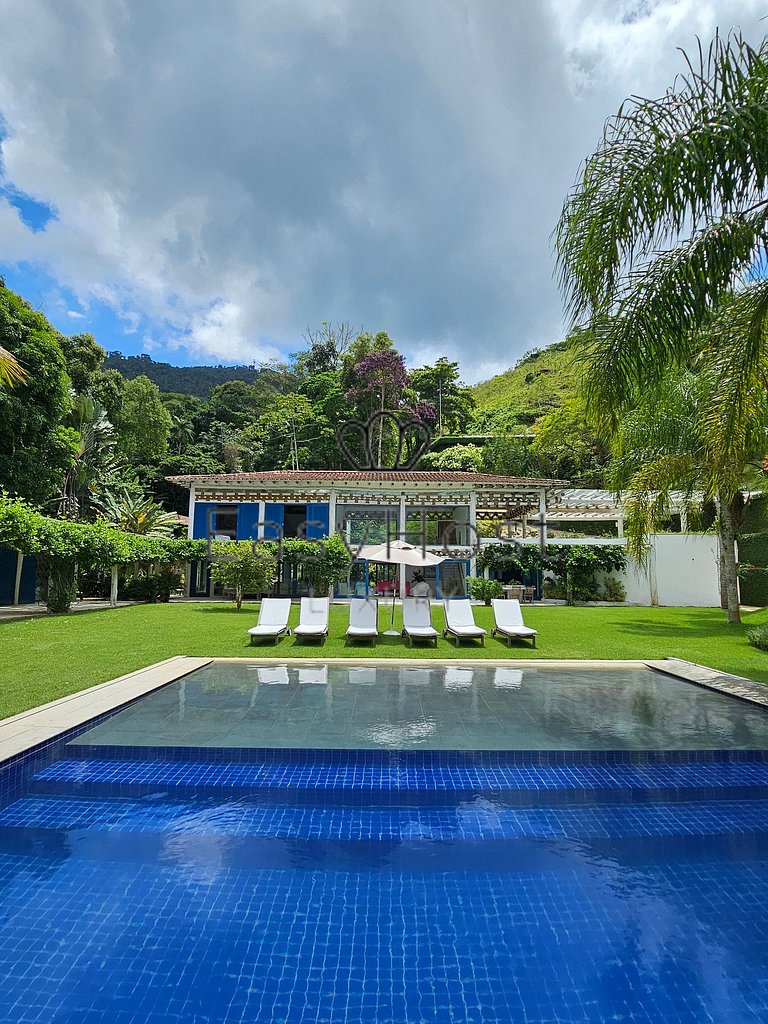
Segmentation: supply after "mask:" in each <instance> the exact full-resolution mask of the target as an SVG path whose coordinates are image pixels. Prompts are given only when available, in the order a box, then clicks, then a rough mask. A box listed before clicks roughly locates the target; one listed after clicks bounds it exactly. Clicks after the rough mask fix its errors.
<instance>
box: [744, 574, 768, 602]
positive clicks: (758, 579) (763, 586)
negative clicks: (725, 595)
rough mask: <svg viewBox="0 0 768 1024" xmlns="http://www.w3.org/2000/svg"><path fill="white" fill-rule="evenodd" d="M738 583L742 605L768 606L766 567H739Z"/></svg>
mask: <svg viewBox="0 0 768 1024" xmlns="http://www.w3.org/2000/svg"><path fill="white" fill-rule="evenodd" d="M739 582H740V586H739V591H740V593H741V602H742V604H751V605H755V606H756V607H759V608H762V607H764V606H765V605H768V567H765V566H755V565H740V566H739Z"/></svg>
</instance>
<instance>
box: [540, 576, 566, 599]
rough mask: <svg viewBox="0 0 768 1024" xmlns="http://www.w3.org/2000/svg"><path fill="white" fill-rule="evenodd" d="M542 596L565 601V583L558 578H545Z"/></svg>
mask: <svg viewBox="0 0 768 1024" xmlns="http://www.w3.org/2000/svg"><path fill="white" fill-rule="evenodd" d="M541 596H542V597H545V598H547V599H548V600H550V601H564V600H565V584H563V583H561V582H559V581H556V580H545V581H544V582H543V583H542V585H541Z"/></svg>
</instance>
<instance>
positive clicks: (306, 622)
mask: <svg viewBox="0 0 768 1024" xmlns="http://www.w3.org/2000/svg"><path fill="white" fill-rule="evenodd" d="M328 605H329V601H328V598H327V597H302V599H301V609H300V610H299V624H298V626H294V629H293V635H294V636H301V637H304V638H305V639H311V638H315V639H316V640H322V639H323V638H324V637H326V636H328Z"/></svg>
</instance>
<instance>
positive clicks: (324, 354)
mask: <svg viewBox="0 0 768 1024" xmlns="http://www.w3.org/2000/svg"><path fill="white" fill-rule="evenodd" d="M353 334H354V331H353V329H352V326H351V324H349V323H348V322H347V321H344V320H340V321H339V322H338V323H335V324H333V323H331V322H330V321H328V320H323V322H322V324H321V325H320V328H319V329H318V330H313V329H312V328H310V327H308V328H307V330H306V333H305V335H304V340H305V341H306V342H307V344H308V346H309V347H308V349H306V351H304V352H298V353H297V354H296V355H295V356H294V357H293V360H294V365H295V367H296V370H297V372H298V374H299V376H300V377H305V376H306V377H314V376H316V375H317V374H319V373H335V372H336V371H338V370H340V369H341V366H342V361H343V358H344V355H345V353H346V352H347V350H348V348H349V346H350V344H351V343H352V338H353Z"/></svg>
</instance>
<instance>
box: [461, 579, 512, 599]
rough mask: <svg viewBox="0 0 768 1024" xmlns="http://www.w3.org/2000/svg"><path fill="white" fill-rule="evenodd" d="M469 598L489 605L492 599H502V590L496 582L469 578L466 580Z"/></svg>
mask: <svg viewBox="0 0 768 1024" xmlns="http://www.w3.org/2000/svg"><path fill="white" fill-rule="evenodd" d="M467 586H468V587H469V596H470V597H472V598H474V599H475V600H476V601H483V602H484V603H485V604H490V603H491V601H492V600H493V598H494V597H503V596H504V588H503V587H502V585H501V583H499V581H498V580H487V579H485V577H484V576H470V577H469V579H468V580H467Z"/></svg>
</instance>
